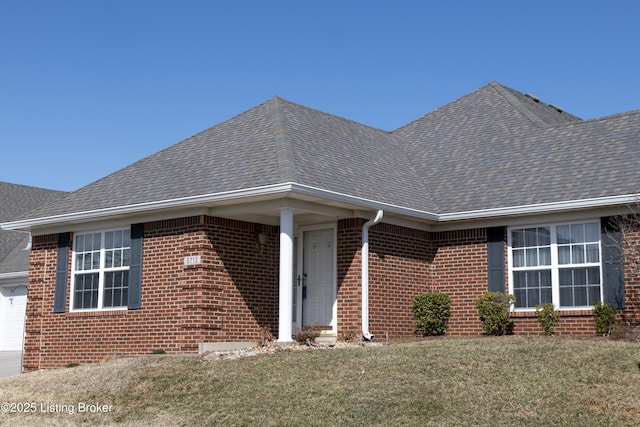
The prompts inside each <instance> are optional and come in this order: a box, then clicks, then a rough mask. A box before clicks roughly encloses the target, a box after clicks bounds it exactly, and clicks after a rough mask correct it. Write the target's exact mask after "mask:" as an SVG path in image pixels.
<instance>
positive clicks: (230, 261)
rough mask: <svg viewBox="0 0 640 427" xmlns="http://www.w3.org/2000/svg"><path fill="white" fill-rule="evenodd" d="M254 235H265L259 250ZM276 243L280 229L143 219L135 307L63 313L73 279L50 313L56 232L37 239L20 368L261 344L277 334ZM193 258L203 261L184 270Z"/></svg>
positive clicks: (215, 220) (227, 222)
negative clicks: (265, 334) (210, 345)
mask: <svg viewBox="0 0 640 427" xmlns="http://www.w3.org/2000/svg"><path fill="white" fill-rule="evenodd" d="M259 231H264V232H266V233H267V235H268V239H267V244H266V245H265V246H264V247H263V248H260V247H258V246H257V245H256V235H257V233H258V232H259ZM278 247H279V239H278V234H277V228H276V227H270V226H263V225H259V224H251V223H246V222H241V221H232V220H225V219H219V218H211V217H189V218H182V219H176V220H170V221H159V222H152V223H147V224H145V237H144V249H143V254H144V255H143V270H142V274H143V276H142V281H143V285H142V308H141V309H139V310H113V311H93V312H69V291H70V288H71V283H70V278H69V283H68V284H67V304H66V310H65V313H54V312H53V294H54V285H55V271H56V257H57V235H46V236H36V237H34V239H33V247H32V251H31V259H30V275H29V297H28V302H27V324H26V337H25V353H24V370H25V371H33V370H37V369H46V368H54V367H60V366H64V365H65V364H67V363H86V362H95V361H100V360H103V359H105V358H108V357H111V356H113V355H114V354H118V355H129V354H130V355H137V354H147V353H150V352H152V351H153V350H154V349H162V350H164V351H166V352H167V353H185V352H197V350H198V345H199V343H200V342H201V341H203V340H206V341H256V342H257V341H258V340H259V339H260V337H261V334H262V330H263V329H270V330H273V331H274V333H277V331H276V330H275V328H276V327H277V318H278V315H277V298H278ZM195 255H200V256H201V257H202V264H198V265H195V266H185V265H184V257H185V256H195ZM69 258H71V257H69ZM68 268H69V271H71V259H70V260H69V267H68Z"/></svg>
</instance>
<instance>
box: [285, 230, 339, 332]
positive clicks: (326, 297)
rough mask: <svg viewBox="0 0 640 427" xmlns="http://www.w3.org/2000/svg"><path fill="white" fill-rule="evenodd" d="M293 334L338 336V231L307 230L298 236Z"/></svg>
mask: <svg viewBox="0 0 640 427" xmlns="http://www.w3.org/2000/svg"><path fill="white" fill-rule="evenodd" d="M298 240H299V241H298V242H297V243H298V245H297V246H298V256H297V262H298V265H297V268H296V277H295V281H294V282H295V283H294V286H296V287H297V290H296V292H295V293H294V298H295V299H296V301H294V305H295V307H296V311H297V313H296V315H295V316H294V319H296V320H297V319H299V321H298V322H296V325H294V331H296V330H298V329H303V328H313V329H316V330H319V331H321V332H324V333H335V325H336V322H335V312H336V305H335V304H336V297H335V295H336V291H335V280H336V279H335V277H336V263H335V259H336V251H335V249H336V248H335V229H334V228H321V229H307V230H301V233H300V234H299V235H298Z"/></svg>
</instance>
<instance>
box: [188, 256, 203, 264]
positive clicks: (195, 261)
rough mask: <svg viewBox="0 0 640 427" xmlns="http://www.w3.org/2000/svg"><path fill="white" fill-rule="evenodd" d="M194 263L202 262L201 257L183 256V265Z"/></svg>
mask: <svg viewBox="0 0 640 427" xmlns="http://www.w3.org/2000/svg"><path fill="white" fill-rule="evenodd" d="M195 264H202V257H201V256H200V255H196V256H186V257H184V265H195Z"/></svg>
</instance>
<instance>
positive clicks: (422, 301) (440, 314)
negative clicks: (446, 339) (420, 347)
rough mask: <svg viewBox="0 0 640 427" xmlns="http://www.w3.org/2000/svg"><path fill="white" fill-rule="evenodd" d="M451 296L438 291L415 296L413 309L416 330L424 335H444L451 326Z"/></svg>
mask: <svg viewBox="0 0 640 427" xmlns="http://www.w3.org/2000/svg"><path fill="white" fill-rule="evenodd" d="M450 307H451V298H449V295H447V294H443V293H438V292H427V293H425V294H420V295H416V296H415V297H413V301H412V303H411V309H412V310H413V317H414V320H415V331H416V332H421V333H422V334H423V335H444V333H445V332H447V328H448V327H449V317H450V316H451V311H450Z"/></svg>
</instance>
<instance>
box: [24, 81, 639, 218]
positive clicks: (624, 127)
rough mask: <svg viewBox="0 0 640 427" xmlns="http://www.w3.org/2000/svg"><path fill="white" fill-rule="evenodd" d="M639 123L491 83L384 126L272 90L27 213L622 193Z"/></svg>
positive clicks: (632, 170)
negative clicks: (280, 187)
mask: <svg viewBox="0 0 640 427" xmlns="http://www.w3.org/2000/svg"><path fill="white" fill-rule="evenodd" d="M639 132H640V112H630V113H625V114H620V115H615V116H610V117H604V118H600V119H594V120H586V121H583V120H580V119H579V118H577V117H575V116H573V115H571V114H568V113H566V112H563V111H561V110H560V109H558V108H557V107H554V106H551V105H548V104H545V103H543V102H540V101H539V100H537V99H536V98H535V97H532V96H527V95H524V94H522V93H520V92H518V91H515V90H513V89H510V88H508V87H505V86H503V85H501V84H499V83H496V82H492V83H489V84H487V85H485V86H483V87H481V88H479V89H477V90H475V91H473V92H471V93H469V94H467V95H465V96H463V97H461V98H459V99H457V100H455V101H453V102H451V103H449V104H447V105H445V106H443V107H441V108H439V109H437V110H435V111H433V112H431V113H429V114H426V115H425V116H423V117H421V118H419V119H417V120H415V121H413V122H411V123H409V124H407V125H405V126H403V127H401V128H399V129H396V130H394V131H392V132H387V131H383V130H380V129H376V128H372V127H369V126H365V125H362V124H360V123H356V122H353V121H350V120H346V119H343V118H340V117H337V116H334V115H331V114H327V113H324V112H321V111H318V110H314V109H311V108H308V107H304V106H301V105H298V104H295V103H292V102H289V101H285V100H283V99H281V98H278V97H275V98H272V99H270V100H268V101H266V102H265V103H263V104H261V105H258V106H257V107H254V108H252V109H250V110H248V111H246V112H244V113H242V114H239V115H237V116H235V117H233V118H231V119H229V120H227V121H225V122H223V123H220V124H219V125H217V126H214V127H212V128H210V129H207V130H205V131H203V132H201V133H199V134H197V135H194V136H192V137H190V138H187V139H186V140H184V141H182V142H180V143H178V144H175V145H173V146H171V147H168V148H167V149H165V150H162V151H160V152H158V153H156V154H154V155H152V156H149V157H147V158H144V159H142V160H140V161H138V162H136V163H134V164H132V165H130V166H128V167H126V168H124V169H122V170H120V171H118V172H115V173H113V174H111V175H109V176H107V177H105V178H103V179H101V180H99V181H96V182H94V183H92V184H89V185H88V186H86V187H84V188H81V189H80V190H78V191H76V192H74V193H71V194H69V195H68V196H67V197H64V198H62V199H59V200H57V201H55V202H53V203H52V204H50V205H48V206H46V207H44V208H42V209H40V210H38V211H36V212H34V213H31V214H30V215H29V216H28V218H41V217H48V216H55V215H63V214H69V213H75V212H86V211H92V210H99V209H106V208H112V207H120V206H130V205H135V204H140V203H145V202H157V201H163V200H173V199H178V198H184V197H190V196H200V195H209V194H218V193H223V192H228V191H234V190H242V189H248V188H255V187H262V186H266V185H272V184H280V183H287V182H295V183H298V184H302V185H306V186H310V187H315V188H320V189H323V190H327V191H331V192H336V193H342V194H347V195H350V196H354V197H359V198H365V199H369V200H374V201H378V202H380V203H385V204H393V205H397V206H402V207H406V208H410V209H416V210H420V211H425V212H435V213H452V212H463V211H471V210H482V209H492V208H501V207H509V206H520V205H527V204H532V203H545V202H552V201H566V200H576V199H582V198H592V197H604V196H609V195H620V194H630V193H635V192H637V188H634V186H635V184H636V183H637V182H639V181H640V172H638V168H637V167H636V165H637V164H638V160H640V159H638V158H637V157H636V156H638V154H636V152H637V151H638V150H637V147H638V143H639V142H640V135H639Z"/></svg>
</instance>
